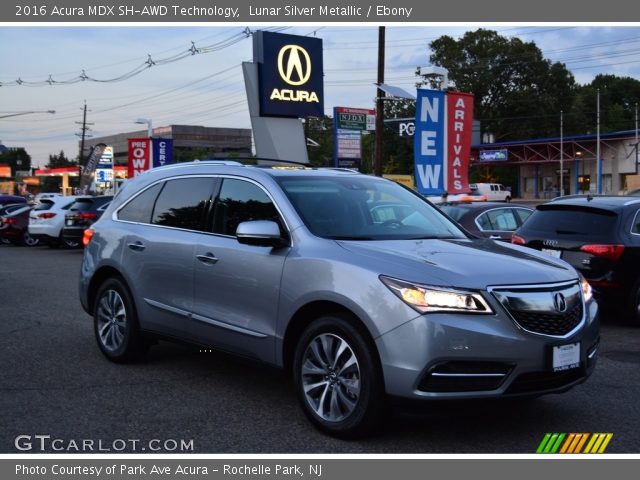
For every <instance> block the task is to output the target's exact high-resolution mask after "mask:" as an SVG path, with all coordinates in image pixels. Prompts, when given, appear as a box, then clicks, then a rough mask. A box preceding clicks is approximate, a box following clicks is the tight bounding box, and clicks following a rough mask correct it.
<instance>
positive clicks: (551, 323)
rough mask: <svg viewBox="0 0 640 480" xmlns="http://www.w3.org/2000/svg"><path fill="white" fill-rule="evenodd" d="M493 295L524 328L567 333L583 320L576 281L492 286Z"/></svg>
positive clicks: (557, 334) (549, 334)
mask: <svg viewBox="0 0 640 480" xmlns="http://www.w3.org/2000/svg"><path fill="white" fill-rule="evenodd" d="M492 293H493V295H494V296H495V297H496V298H497V299H498V301H499V302H500V303H501V304H502V306H503V307H504V308H505V310H506V311H507V312H508V313H509V315H510V316H511V318H513V320H514V321H515V322H516V324H518V325H519V326H520V327H521V328H522V329H524V330H526V331H527V332H531V333H536V334H539V335H548V336H552V337H563V336H566V335H568V334H570V333H571V332H572V331H574V330H575V329H576V328H578V327H579V326H580V324H581V323H582V322H583V320H584V306H583V302H582V294H581V291H580V286H579V285H578V283H577V282H576V283H570V284H562V285H555V286H541V287H512V288H506V287H505V288H501V287H500V288H496V289H494V290H492Z"/></svg>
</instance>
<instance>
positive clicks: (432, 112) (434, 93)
mask: <svg viewBox="0 0 640 480" xmlns="http://www.w3.org/2000/svg"><path fill="white" fill-rule="evenodd" d="M445 108H446V104H445V93H444V92H441V91H439V90H425V89H418V96H417V99H416V121H415V134H414V142H415V143H414V153H413V155H414V160H415V177H416V187H417V188H418V191H419V192H420V193H421V194H423V195H441V194H442V193H444V191H445V181H444V179H445V172H444V169H445V156H446V152H445V148H444V145H445V138H444V136H445V132H446V129H445Z"/></svg>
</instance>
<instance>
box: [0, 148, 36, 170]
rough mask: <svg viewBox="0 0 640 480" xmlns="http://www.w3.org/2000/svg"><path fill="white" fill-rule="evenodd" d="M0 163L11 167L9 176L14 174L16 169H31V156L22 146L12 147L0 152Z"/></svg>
mask: <svg viewBox="0 0 640 480" xmlns="http://www.w3.org/2000/svg"><path fill="white" fill-rule="evenodd" d="M0 163H4V164H7V165H9V166H10V167H11V176H15V174H16V171H28V170H31V156H30V155H29V154H28V153H27V151H26V150H25V149H24V148H15V149H14V148H12V149H10V150H9V151H7V152H4V153H0Z"/></svg>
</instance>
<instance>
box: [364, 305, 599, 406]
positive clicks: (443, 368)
mask: <svg viewBox="0 0 640 480" xmlns="http://www.w3.org/2000/svg"><path fill="white" fill-rule="evenodd" d="M496 311H497V312H498V313H496V314H494V315H463V314H429V315H421V316H419V317H417V318H414V319H413V320H411V321H409V322H407V323H406V324H404V325H402V326H401V327H398V328H396V329H394V330H392V331H391V332H388V333H387V334H385V335H382V336H381V337H379V338H378V339H377V340H376V344H377V347H378V351H379V352H380V357H381V363H382V369H383V373H384V380H385V387H386V391H387V393H388V394H389V395H391V396H394V397H400V398H402V399H409V400H428V399H465V398H491V397H504V396H517V395H539V394H544V393H553V392H562V391H565V390H568V389H569V388H571V387H572V386H574V385H577V384H579V383H582V382H584V381H585V380H586V379H587V378H588V377H589V375H591V373H592V372H593V369H594V367H595V364H596V361H597V356H598V344H599V320H598V315H599V313H598V307H597V304H596V303H595V302H594V301H590V302H589V303H588V304H586V305H585V320H584V324H582V326H581V327H580V328H579V329H578V330H576V331H575V332H573V333H572V334H571V335H570V336H569V337H566V338H559V337H552V336H547V335H540V334H534V333H529V332H527V331H525V330H523V329H522V328H520V327H519V326H518V325H517V324H516V323H515V322H514V320H513V319H512V318H511V317H510V316H508V315H507V314H506V312H504V311H503V310H502V311H501V310H499V309H496ZM578 342H579V344H580V364H579V366H578V367H577V368H572V369H569V370H565V371H559V372H554V371H553V368H552V350H553V347H554V346H558V345H568V344H575V343H578Z"/></svg>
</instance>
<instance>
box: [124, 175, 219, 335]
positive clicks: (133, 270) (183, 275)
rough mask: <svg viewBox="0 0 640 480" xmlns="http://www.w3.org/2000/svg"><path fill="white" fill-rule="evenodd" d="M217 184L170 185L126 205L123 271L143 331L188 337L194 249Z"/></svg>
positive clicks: (207, 180) (196, 180) (189, 181)
mask: <svg viewBox="0 0 640 480" xmlns="http://www.w3.org/2000/svg"><path fill="white" fill-rule="evenodd" d="M214 184H215V179H213V178H211V177H187V178H176V179H170V180H168V181H166V182H162V183H158V184H156V185H154V186H152V187H151V188H149V189H147V190H145V191H144V192H143V193H142V194H140V195H138V196H137V197H136V198H134V200H132V201H131V202H129V203H127V204H126V205H125V206H124V207H123V208H122V209H121V210H120V211H119V212H118V219H119V220H124V221H128V222H130V225H128V229H127V230H128V235H127V238H126V241H125V246H124V249H123V259H122V265H123V268H124V271H125V273H126V277H127V281H128V283H129V285H130V287H131V290H132V293H133V294H134V297H135V302H136V307H137V309H138V313H139V317H140V319H139V320H140V324H141V326H142V328H144V329H148V330H153V331H157V332H160V333H163V334H168V335H172V336H176V337H187V335H185V333H184V332H185V331H188V328H189V327H188V326H189V324H190V321H189V318H190V312H191V308H192V305H193V264H194V258H195V248H196V244H197V242H198V237H199V236H200V235H206V234H205V233H204V232H203V228H204V227H203V226H204V223H205V218H206V215H207V212H208V210H209V207H210V202H211V198H212V195H213V186H214Z"/></svg>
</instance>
